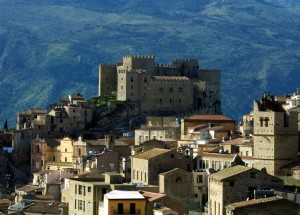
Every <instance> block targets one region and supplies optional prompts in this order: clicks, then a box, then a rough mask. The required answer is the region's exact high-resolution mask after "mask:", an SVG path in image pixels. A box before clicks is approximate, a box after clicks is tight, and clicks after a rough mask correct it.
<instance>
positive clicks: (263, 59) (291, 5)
mask: <svg viewBox="0 0 300 215" xmlns="http://www.w3.org/2000/svg"><path fill="white" fill-rule="evenodd" d="M0 4H1V7H0V76H1V79H0V125H1V122H3V123H4V120H5V119H6V118H8V120H9V126H10V127H13V126H14V124H15V123H14V122H15V119H16V112H17V111H18V110H26V109H28V108H31V107H40V108H45V107H46V106H47V104H50V103H52V102H54V101H56V100H57V99H58V98H59V97H64V96H66V95H67V94H71V93H74V92H79V93H81V94H83V95H84V96H85V97H86V98H89V97H93V96H96V95H97V89H98V88H97V84H98V64H100V63H105V64H108V63H112V62H116V61H118V60H120V59H121V58H122V56H123V55H127V54H128V55H155V56H157V57H158V58H157V62H160V63H170V61H171V60H173V59H176V58H197V59H199V61H200V65H201V68H216V69H220V70H221V71H222V104H223V110H224V114H225V115H227V116H229V117H233V118H236V119H237V118H238V117H240V116H241V115H242V114H244V113H247V112H249V111H250V109H251V104H252V101H253V100H254V99H255V98H257V97H259V96H260V94H261V92H262V91H271V92H272V93H273V94H276V95H280V94H284V93H291V92H293V91H294V90H295V88H297V87H299V86H300V77H299V76H300V73H299V72H298V68H300V60H299V58H300V53H299V52H297V50H299V47H300V41H299V36H300V16H299V14H300V3H298V2H297V1H292V0H277V1H270V0H268V1H267V0H265V1H261V0H252V1H250V0H235V1H233V0H223V1H219V0H215V1H208V0H204V1H200V2H197V3H191V1H187V0H179V1H176V2H175V3H174V2H173V1H169V0H166V1H154V0H150V1H146V0H141V1H125V0H116V1H108V0H105V1H96V0H91V1H88V2H86V1H82V0H66V1H58V0H56V1H48V0H45V1H42V2H41V1H37V0H29V1H23V0H14V1H11V0H0Z"/></svg>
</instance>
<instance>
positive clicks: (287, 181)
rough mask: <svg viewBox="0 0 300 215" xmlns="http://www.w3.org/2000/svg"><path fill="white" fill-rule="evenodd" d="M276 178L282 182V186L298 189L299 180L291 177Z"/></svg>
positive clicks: (299, 185)
mask: <svg viewBox="0 0 300 215" xmlns="http://www.w3.org/2000/svg"><path fill="white" fill-rule="evenodd" d="M278 178H280V179H282V180H283V184H284V186H291V187H300V180H298V179H295V178H293V177H291V176H278Z"/></svg>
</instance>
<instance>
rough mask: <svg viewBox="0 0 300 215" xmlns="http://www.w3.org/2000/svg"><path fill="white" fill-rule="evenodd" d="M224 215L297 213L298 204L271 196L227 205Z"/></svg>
mask: <svg viewBox="0 0 300 215" xmlns="http://www.w3.org/2000/svg"><path fill="white" fill-rule="evenodd" d="M225 208H226V215H244V214H261V215H271V214H298V213H299V204H296V203H294V202H292V201H288V200H286V199H284V198H282V197H279V196H272V197H266V198H260V199H251V200H248V201H241V202H235V203H231V204H229V205H227V206H226V207H225Z"/></svg>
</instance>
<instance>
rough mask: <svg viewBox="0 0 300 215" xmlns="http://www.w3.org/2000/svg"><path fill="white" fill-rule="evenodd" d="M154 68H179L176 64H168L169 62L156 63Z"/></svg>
mask: <svg viewBox="0 0 300 215" xmlns="http://www.w3.org/2000/svg"><path fill="white" fill-rule="evenodd" d="M156 68H166V69H179V68H180V66H178V65H170V64H156Z"/></svg>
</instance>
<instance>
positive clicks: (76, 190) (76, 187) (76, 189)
mask: <svg viewBox="0 0 300 215" xmlns="http://www.w3.org/2000/svg"><path fill="white" fill-rule="evenodd" d="M75 194H77V184H75Z"/></svg>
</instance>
